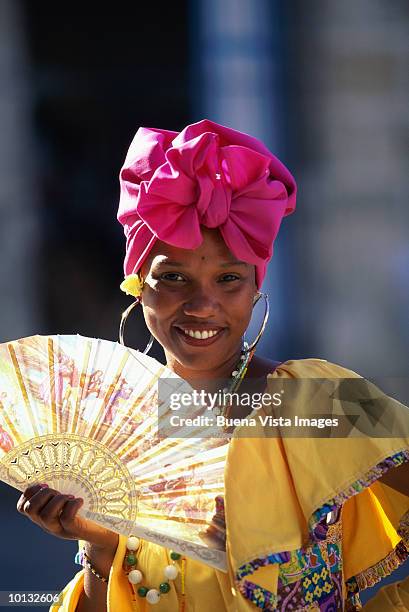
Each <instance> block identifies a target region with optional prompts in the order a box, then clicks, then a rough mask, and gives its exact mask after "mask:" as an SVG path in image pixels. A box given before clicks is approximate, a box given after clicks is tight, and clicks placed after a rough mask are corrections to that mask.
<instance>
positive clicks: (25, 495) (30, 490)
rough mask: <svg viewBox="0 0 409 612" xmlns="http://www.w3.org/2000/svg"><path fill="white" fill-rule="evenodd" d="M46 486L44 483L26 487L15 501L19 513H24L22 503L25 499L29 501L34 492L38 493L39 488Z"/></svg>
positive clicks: (24, 502) (23, 503)
mask: <svg viewBox="0 0 409 612" xmlns="http://www.w3.org/2000/svg"><path fill="white" fill-rule="evenodd" d="M43 488H48V485H46V484H35V485H31V486H30V487H27V489H26V490H25V491H24V492H23V493H22V494H21V496H20V497H19V499H18V502H17V510H18V511H19V512H21V513H24V509H23V508H24V505H25V504H26V502H27V501H29V500H30V499H31V498H32V497H33V496H34V495H35V494H36V493H38V492H39V491H40V490H41V489H43Z"/></svg>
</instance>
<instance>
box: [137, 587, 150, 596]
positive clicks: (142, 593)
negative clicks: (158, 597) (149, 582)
mask: <svg viewBox="0 0 409 612" xmlns="http://www.w3.org/2000/svg"><path fill="white" fill-rule="evenodd" d="M148 591H149V589H147V588H146V587H139V589H138V595H139V597H146V593H147V592H148Z"/></svg>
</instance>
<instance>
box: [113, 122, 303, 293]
mask: <svg viewBox="0 0 409 612" xmlns="http://www.w3.org/2000/svg"><path fill="white" fill-rule="evenodd" d="M120 185H121V197H120V202H119V210H118V220H119V221H120V222H121V223H122V225H123V226H124V231H125V235H126V256H125V262H124V272H125V276H128V275H130V274H133V273H136V272H137V271H138V270H139V269H140V267H141V265H142V263H143V262H144V260H145V259H146V257H147V255H148V254H149V251H150V250H151V249H152V247H153V245H154V243H155V241H156V240H157V239H159V240H162V241H163V242H166V243H167V244H170V245H173V246H176V247H181V248H184V249H196V248H198V247H199V246H200V244H201V243H202V240H203V238H202V234H201V230H200V226H201V225H203V226H205V227H207V228H219V230H220V233H221V235H222V237H223V239H224V241H225V243H226V245H227V247H228V248H229V250H230V251H231V252H232V253H233V254H234V255H235V256H236V257H237V259H240V260H242V261H245V262H247V263H250V264H254V265H255V267H256V283H257V287H258V288H260V286H261V283H262V281H263V278H264V276H265V273H266V266H267V263H268V261H269V260H270V258H271V256H272V254H273V242H274V240H275V238H276V236H277V233H278V230H279V228H280V224H281V220H282V218H283V217H285V216H286V215H289V214H290V213H292V212H293V211H294V209H295V197H296V191H297V187H296V183H295V180H294V178H293V177H292V175H291V174H290V172H289V171H288V170H287V168H286V167H285V166H284V165H283V164H282V163H281V162H280V161H279V160H278V159H277V157H275V156H274V155H273V154H272V153H271V152H270V151H269V150H268V149H267V148H266V147H265V146H264V145H263V143H262V142H260V141H259V140H257V139H256V138H253V137H251V136H248V135H247V134H243V133H242V132H238V131H237V130H232V129H230V128H228V127H224V126H222V125H218V124H217V123H213V122H212V121H208V120H207V119H205V120H203V121H199V122H198V123H193V124H192V125H188V126H187V127H186V128H185V129H184V130H183V131H182V132H180V133H177V132H170V131H167V130H156V129H153V128H139V130H138V131H137V133H136V135H135V138H134V139H133V141H132V143H131V146H130V148H129V151H128V154H127V156H126V159H125V163H124V166H123V168H122V169H121V172H120Z"/></svg>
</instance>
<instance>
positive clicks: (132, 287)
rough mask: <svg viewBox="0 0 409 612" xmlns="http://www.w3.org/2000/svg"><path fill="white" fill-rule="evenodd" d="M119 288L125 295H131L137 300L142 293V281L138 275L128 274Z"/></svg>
mask: <svg viewBox="0 0 409 612" xmlns="http://www.w3.org/2000/svg"><path fill="white" fill-rule="evenodd" d="M120 288H121V290H122V291H123V292H124V293H126V295H132V296H133V297H135V298H137V297H139V296H140V295H141V293H142V289H143V280H142V279H141V277H140V276H139V274H129V276H126V277H125V280H123V281H122V283H121V287H120Z"/></svg>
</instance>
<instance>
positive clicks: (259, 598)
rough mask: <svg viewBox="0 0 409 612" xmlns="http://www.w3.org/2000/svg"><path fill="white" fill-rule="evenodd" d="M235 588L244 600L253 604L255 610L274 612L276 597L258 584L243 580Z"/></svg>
mask: <svg viewBox="0 0 409 612" xmlns="http://www.w3.org/2000/svg"><path fill="white" fill-rule="evenodd" d="M237 588H238V590H239V591H240V593H241V594H242V595H244V597H245V598H246V599H249V600H250V601H251V602H253V603H254V604H255V605H256V606H257V608H261V609H262V610H266V611H267V612H275V610H277V597H276V596H275V595H274V593H272V592H271V591H268V590H267V589H263V587H261V586H260V585H259V584H255V583H254V582H250V581H249V580H243V582H240V583H237Z"/></svg>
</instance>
